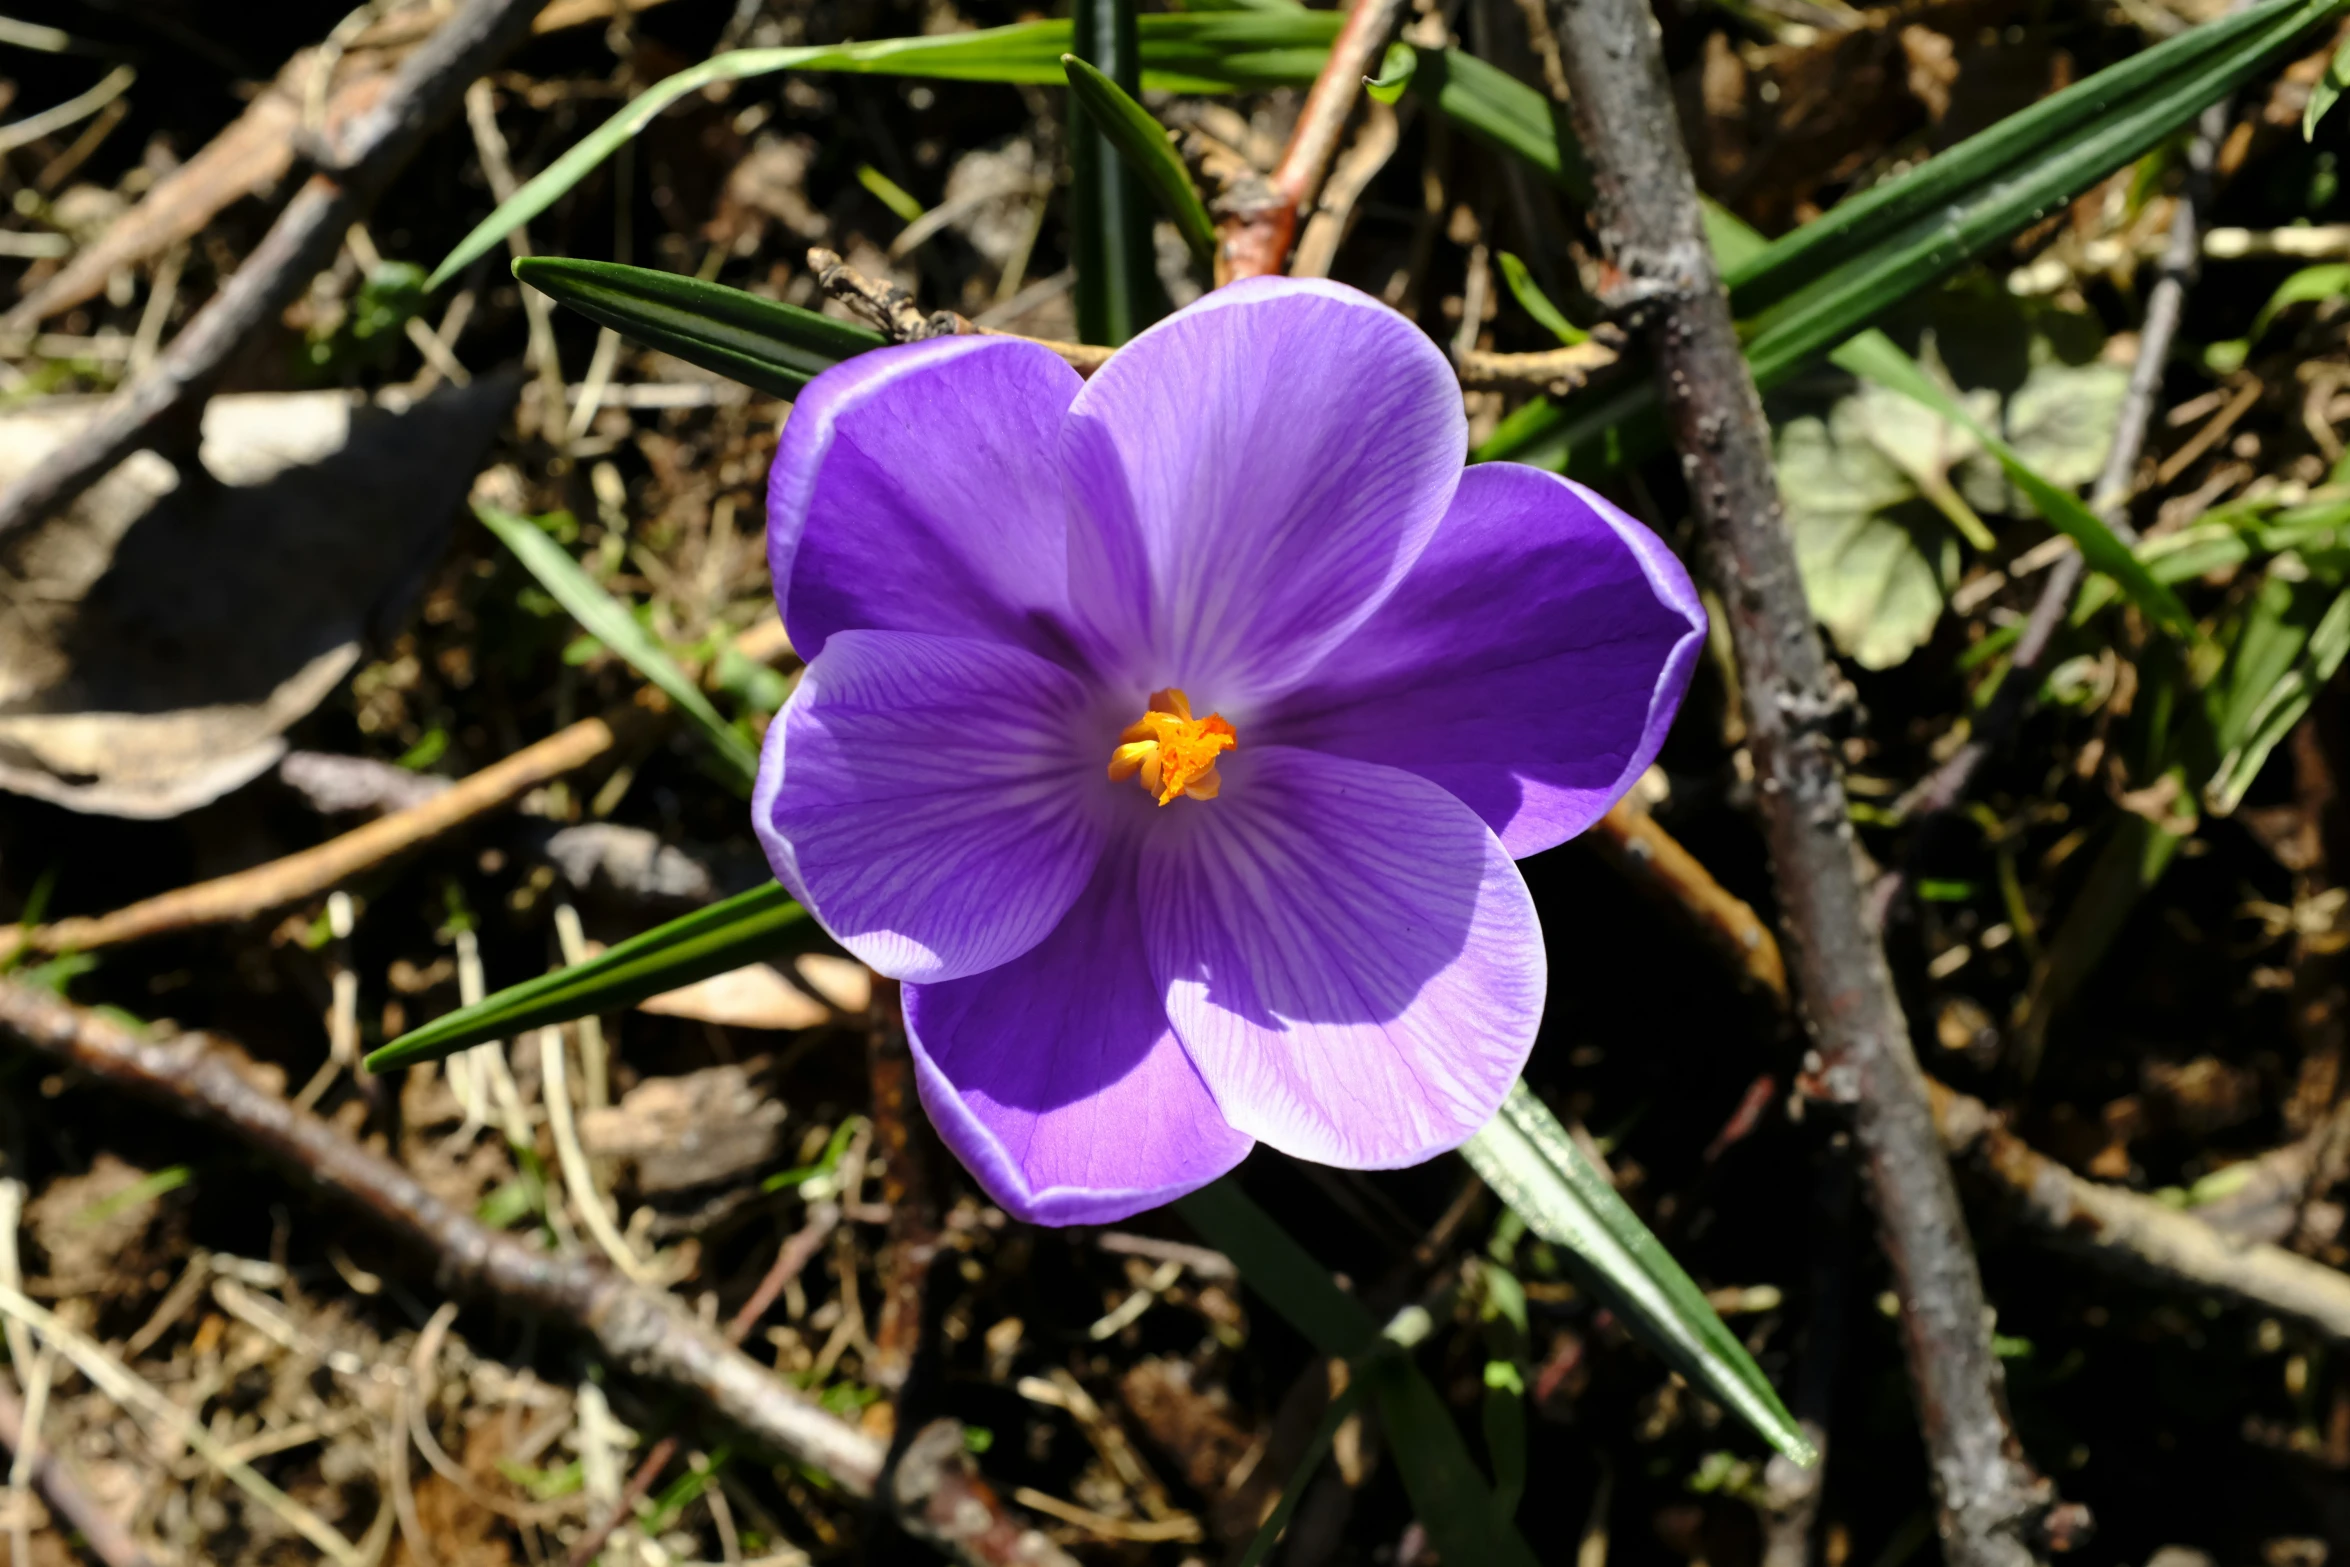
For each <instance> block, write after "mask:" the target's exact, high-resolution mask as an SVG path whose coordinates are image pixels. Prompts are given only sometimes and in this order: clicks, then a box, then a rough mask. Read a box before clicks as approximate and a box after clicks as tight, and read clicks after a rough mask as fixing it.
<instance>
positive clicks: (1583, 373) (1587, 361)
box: [1453, 326, 1624, 397]
mask: <svg viewBox="0 0 2350 1567" xmlns="http://www.w3.org/2000/svg"><path fill="white" fill-rule="evenodd" d="M1623 347H1624V335H1623V334H1622V333H1621V332H1618V331H1617V330H1615V329H1614V328H1613V327H1605V326H1603V327H1602V328H1600V330H1598V331H1596V332H1594V333H1592V334H1591V337H1590V340H1589V341H1587V342H1581V343H1573V344H1569V345H1568V346H1567V347H1564V348H1546V349H1544V350H1543V351H1542V352H1540V353H1536V354H1497V353H1494V352H1492V351H1491V350H1489V349H1483V348H1472V349H1469V350H1468V351H1467V352H1465V353H1462V354H1459V355H1456V356H1455V357H1454V359H1453V371H1454V373H1455V374H1457V375H1458V376H1459V377H1460V379H1461V385H1462V386H1463V387H1466V388H1467V389H1469V390H1471V391H1482V390H1486V389H1492V390H1496V391H1537V392H1547V393H1548V394H1550V395H1551V396H1552V397H1565V396H1566V395H1567V394H1569V393H1570V392H1579V391H1581V390H1583V388H1584V387H1585V386H1587V385H1589V384H1590V381H1591V378H1592V376H1594V375H1596V374H1598V373H1599V372H1600V371H1602V370H1605V369H1606V368H1608V367H1609V366H1610V365H1612V364H1614V363H1615V362H1616V361H1617V360H1619V359H1621V358H1622V357H1623Z"/></svg>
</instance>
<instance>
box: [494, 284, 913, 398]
mask: <svg viewBox="0 0 2350 1567" xmlns="http://www.w3.org/2000/svg"><path fill="white" fill-rule="evenodd" d="M514 275H515V276H516V277H518V278H520V279H521V280H522V281H523V282H525V283H527V284H529V285H530V286H531V287H532V288H535V289H537V290H539V292H541V293H543V294H546V295H548V296H549V297H551V298H553V299H555V300H556V301H558V302H559V303H561V304H562V305H564V306H565V307H566V308H568V309H572V310H576V311H578V312H579V313H580V314H581V315H583V316H586V317H587V318H588V319H589V320H590V321H593V322H595V323H596V324H597V325H599V326H608V327H610V328H612V329H613V330H614V331H616V332H618V333H620V334H621V335H622V336H624V337H627V338H629V339H631V340H633V341H635V342H639V343H642V344H644V345H645V346H646V347H647V348H657V349H659V350H661V352H663V353H665V354H674V355H675V356H676V357H678V358H679V359H682V360H684V361H685V362H686V363H687V364H691V365H699V366H701V367H702V368H703V369H705V370H710V371H715V372H716V373H717V374H719V375H723V376H725V377H727V378H728V379H730V380H735V381H740V382H742V383H743V384H744V385H745V386H748V387H752V388H754V389H755V390H758V391H762V392H765V393H768V394H769V395H770V396H774V397H785V398H789V397H796V396H797V395H799V390H800V388H801V387H803V386H806V385H807V384H808V382H809V381H810V380H812V379H814V378H815V377H816V376H818V375H820V374H822V373H823V372H824V371H826V370H829V369H830V368H832V366H834V365H836V364H838V363H840V362H841V361H842V360H843V359H849V358H853V357H855V356H856V355H858V354H861V353H863V352H865V351H866V350H867V349H869V348H879V347H881V346H882V344H883V343H885V342H886V341H888V340H887V339H886V338H884V337H883V336H882V335H881V334H880V333H878V332H869V331H867V330H866V329H865V328H863V327H860V326H852V325H850V324H849V323H848V322H846V321H835V320H834V319H833V318H832V317H830V316H820V315H818V314H817V313H816V312H815V311H813V310H802V309H800V308H799V307H798V306H796V305H786V304H782V303H779V302H778V301H776V300H772V299H761V298H760V297H759V296H758V295H756V294H747V293H745V292H743V291H742V290H741V289H739V288H728V287H726V286H725V285H724V284H720V283H705V282H703V281H702V280H701V279H699V278H690V277H682V276H680V275H678V274H677V273H674V272H659V271H655V270H654V269H653V268H651V267H625V266H621V265H620V264H619V263H617V262H611V261H571V260H566V259H563V258H560V257H555V256H531V257H527V258H525V259H523V260H520V261H517V262H515V263H514Z"/></svg>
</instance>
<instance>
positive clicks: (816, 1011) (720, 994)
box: [637, 952, 873, 1029]
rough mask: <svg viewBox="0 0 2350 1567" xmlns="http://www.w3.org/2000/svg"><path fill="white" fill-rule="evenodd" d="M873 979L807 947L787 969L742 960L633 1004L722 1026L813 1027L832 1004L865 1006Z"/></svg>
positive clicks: (827, 1017)
mask: <svg viewBox="0 0 2350 1567" xmlns="http://www.w3.org/2000/svg"><path fill="white" fill-rule="evenodd" d="M872 980H873V977H872V975H870V974H869V973H867V972H866V970H865V966H864V965H863V964H861V963H853V962H850V961H849V960H847V959H845V958H836V957H832V956H830V955H828V954H825V953H820V952H818V953H809V954H806V955H805V956H803V957H801V958H799V959H798V960H797V961H796V962H795V963H794V964H793V967H792V973H791V974H790V975H786V974H785V973H784V972H783V971H782V970H780V969H778V968H775V967H773V966H772V965H770V964H766V963H750V964H745V965H744V966H743V967H741V968H738V969H734V970H731V971H730V972H728V973H724V974H713V975H711V976H710V977H709V978H708V979H702V980H696V981H695V982H694V983H692V984H690V985H681V986H679V987H678V988H677V989H675V990H670V991H664V992H663V993H662V994H660V995H658V996H652V997H649V998H647V999H646V1000H643V1001H640V1002H638V1003H637V1010H638V1011H640V1012H654V1013H659V1014H660V1015H662V1016H664V1017H684V1018H693V1019H695V1020H696V1021H699V1022H703V1023H716V1024H718V1025H719V1026H720V1027H722V1028H779V1029H792V1028H814V1027H816V1026H817V1025H818V1024H819V1023H826V1022H830V1021H831V1020H832V1016H833V1013H834V1011H835V1010H838V1011H841V1012H849V1013H856V1012H862V1011H864V1010H865V1006H866V1004H867V1002H868V1001H870V1000H871V999H872ZM828 1003H829V1004H828Z"/></svg>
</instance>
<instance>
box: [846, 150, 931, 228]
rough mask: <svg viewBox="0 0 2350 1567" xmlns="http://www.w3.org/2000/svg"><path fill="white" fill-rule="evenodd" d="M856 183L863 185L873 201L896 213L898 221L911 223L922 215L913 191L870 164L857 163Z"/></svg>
mask: <svg viewBox="0 0 2350 1567" xmlns="http://www.w3.org/2000/svg"><path fill="white" fill-rule="evenodd" d="M857 183H858V184H860V185H862V186H864V187H865V189H866V191H867V192H868V193H869V194H870V195H871V196H872V197H873V199H874V200H875V201H878V202H880V203H881V204H882V205H883V206H885V207H887V208H889V210H890V211H891V212H893V213H895V214H897V219H898V221H899V222H900V223H911V222H913V221H914V220H915V219H916V218H918V217H920V216H922V203H921V202H919V201H917V200H915V199H914V193H913V192H912V191H910V190H908V189H906V187H905V186H903V185H900V184H899V183H898V182H897V181H896V180H893V179H891V178H890V177H889V176H888V175H886V174H884V173H882V172H881V171H880V170H879V169H877V168H875V167H874V166H873V165H872V164H870V163H860V164H858V165H857Z"/></svg>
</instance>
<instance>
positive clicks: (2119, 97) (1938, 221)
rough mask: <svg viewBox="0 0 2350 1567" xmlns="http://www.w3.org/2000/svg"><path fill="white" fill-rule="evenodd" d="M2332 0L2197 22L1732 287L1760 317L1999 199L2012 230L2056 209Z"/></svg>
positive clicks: (1964, 147) (1795, 237)
mask: <svg viewBox="0 0 2350 1567" xmlns="http://www.w3.org/2000/svg"><path fill="white" fill-rule="evenodd" d="M2333 9H2334V3H2333V0H2267V3H2265V4H2262V5H2258V6H2255V7H2253V8H2252V9H2250V10H2247V11H2245V12H2242V13H2241V14H2239V15H2236V16H2231V17H2226V18H2223V19H2221V20H2219V21H2214V22H2209V23H2206V24H2204V25H2203V26H2200V27H2194V28H2190V29H2188V30H2187V31H2185V32H2183V33H2180V34H2178V35H2177V36H2175V37H2172V38H2169V39H2166V40H2164V41H2163V42H2161V43H2159V44H2156V45H2155V46H2154V47H2152V48H2150V49H2146V50H2143V51H2141V52H2140V53H2138V54H2135V55H2132V56H2130V57H2129V58H2128V59H2126V60H2123V61H2121V62H2120V63H2118V64H2116V65H2113V66H2109V67H2108V68H2106V69H2105V70H2102V71H2099V72H2098V73H2097V74H2096V75H2094V76H2091V77H2089V78H2088V79H2086V80H2085V81H2081V82H2078V83H2076V84H2074V85H2073V86H2071V87H2069V88H2066V89H2065V90H2064V91H2062V92H2057V93H2052V94H2050V95H2049V96H2048V97H2046V98H2043V99H2041V100H2040V101H2039V102H2037V103H2035V104H2032V105H2031V106H2029V107H2028V108H2025V109H2022V110H2019V111H2017V112H2016V113H2014V114H2011V115H2009V116H2007V118H2005V119H2003V120H2001V121H1999V122H1998V123H1997V124H1996V125H1993V126H1991V127H1990V128H1989V129H1987V130H1984V131H1981V132H1979V133H1977V134H1976V135H1973V136H1970V137H1968V138H1967V139H1966V140H1965V141H1962V142H1960V143H1959V144H1958V145H1957V146H1955V147H1952V148H1950V149H1949V150H1947V151H1945V152H1940V153H1937V154H1935V155H1934V156H1933V157H1932V158H1929V159H1927V160H1926V161H1925V162H1924V163H1922V164H1920V165H1919V166H1918V167H1917V168H1916V169H1914V170H1913V171H1911V172H1910V173H1908V174H1906V175H1903V176H1901V177H1899V178H1897V179H1891V180H1887V181H1885V182H1883V183H1882V184H1880V185H1877V186H1876V187H1874V188H1872V189H1870V190H1867V191H1864V192H1862V193H1861V194H1860V195H1858V196H1855V197H1852V198H1851V199H1849V200H1846V201H1843V202H1840V203H1838V204H1837V206H1836V207H1835V208H1834V210H1832V211H1830V212H1829V213H1827V214H1826V215H1825V216H1823V217H1821V218H1820V219H1818V220H1817V221H1815V222H1812V223H1807V224H1805V225H1804V226H1803V227H1802V228H1800V229H1797V230H1796V231H1795V232H1794V233H1792V234H1790V235H1788V236H1787V237H1786V238H1784V239H1782V240H1780V241H1779V242H1778V243H1776V244H1774V245H1772V246H1771V247H1770V248H1769V249H1768V250H1767V251H1765V252H1764V253H1763V254H1762V255H1761V256H1758V257H1757V258H1756V259H1755V260H1754V262H1753V263H1752V264H1751V265H1750V266H1748V267H1746V268H1744V269H1742V272H1741V275H1740V276H1739V277H1738V278H1736V279H1735V280H1734V281H1733V284H1732V294H1733V299H1734V301H1735V304H1736V307H1737V310H1738V312H1739V314H1740V315H1742V316H1747V315H1754V314H1756V313H1758V312H1761V311H1764V310H1767V309H1769V308H1771V307H1772V306H1774V305H1776V304H1778V303H1779V302H1780V301H1782V300H1785V299H1787V298H1789V297H1790V296H1791V295H1793V294H1794V293H1795V292H1797V291H1798V290H1799V289H1802V288H1804V287H1806V286H1807V285H1809V284H1811V283H1813V282H1814V281H1815V280H1816V279H1819V278H1822V277H1825V276H1830V275H1834V274H1838V273H1842V272H1844V271H1845V270H1846V268H1847V266H1848V265H1849V262H1848V260H1847V258H1850V257H1856V256H1860V255H1864V254H1866V253H1868V252H1869V251H1871V250H1873V249H1876V248H1878V247H1881V246H1884V245H1887V244H1888V243H1891V242H1893V241H1895V240H1897V239H1903V240H1910V239H1914V238H1915V236H1917V234H1918V233H1919V232H1920V231H1921V229H1923V230H1926V231H1935V230H1939V231H1943V232H1945V233H1947V234H1948V235H1949V242H1950V243H1951V245H1952V246H1953V248H1959V247H1962V246H1963V245H1964V244H1965V243H1966V241H1965V239H1964V234H1965V231H1966V229H1967V228H1968V227H1969V226H1970V225H1969V217H1968V214H1969V212H1970V210H1972V209H1976V208H1979V207H1981V206H1983V205H1985V204H1986V203H1985V196H1986V194H1987V193H1989V194H1991V195H1992V197H1993V203H1995V204H1996V205H1997V206H1999V207H2001V208H2004V209H2012V210H2013V211H2015V212H2017V213H2020V214H2023V215H2022V216H2021V217H2019V218H2018V219H2016V221H2015V223H2014V224H2013V225H2011V226H2020V225H2021V224H2023V223H2029V222H2032V221H2035V220H2036V219H2038V218H2040V217H2042V216H2044V215H2045V214H2046V213H2048V212H2050V211H2053V210H2054V209H2055V208H2056V207H2057V206H2058V205H2060V204H2062V203H2064V202H2066V201H2069V200H2071V199H2072V198H2073V196H2075V195H2077V194H2079V193H2080V191H2081V190H2083V189H2086V188H2087V183H2086V182H2084V180H2083V178H2082V176H2081V175H2080V174H2079V173H2078V172H2077V168H2075V167H2072V166H2075V165H2081V164H2091V165H2095V166H2097V167H2099V168H2100V169H2101V170H2102V171H2103V172H2100V173H2098V174H2096V175H2094V176H2090V177H2089V181H2090V182H2093V181H2094V180H2095V179H2102V178H2104V174H2105V173H2106V172H2111V171H2112V170H2113V169H2117V168H2119V167H2121V166H2122V165H2123V164H2124V163H2127V162H2129V161H2130V160H2131V159H2133V158H2135V157H2137V156H2138V155H2139V154H2140V153H2142V152H2144V151H2145V150H2146V149H2147V148H2149V147H2151V146H2153V145H2154V144H2155V143H2156V142H2158V141H2160V140H2161V139H2162V138H2163V137H2164V136H2167V135H2169V134H2170V132H2171V131H2173V130H2175V129H2177V128H2178V127H2179V126H2180V125H2183V124H2185V123H2186V121H2187V120H2189V119H2191V118H2193V117H2194V116H2195V115H2196V114H2197V113H2200V112H2201V111H2202V109H2203V108H2204V106H2205V105H2207V104H2209V103H2211V102H2213V101H2214V100H2216V99H2217V98H2219V97H2220V96H2222V95H2223V94H2225V93H2226V92H2228V91H2230V90H2231V89H2232V88H2234V87H2235V86H2237V85H2238V84H2239V83H2241V82H2242V81H2243V79H2244V78H2245V77H2247V76H2249V75H2251V74H2252V72H2253V71H2255V70H2257V69H2259V68H2260V66H2261V65H2262V64H2263V63H2264V62H2265V61H2266V60H2267V59H2268V57H2269V55H2270V53H2271V52H2272V51H2274V50H2275V49H2279V48H2282V47H2283V46H2285V45H2286V44H2289V43H2291V42H2292V40H2293V39H2294V38H2297V37H2298V36H2300V34H2301V33H2302V32H2303V31H2305V30H2306V29H2307V28H2308V27H2310V26H2311V25H2312V24H2314V23H2315V22H2316V21H2317V20H2318V19H2319V18H2321V17H2322V16H2324V15H2326V14H2327V13H2328V12H2330V11H2332V10H2333Z"/></svg>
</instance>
